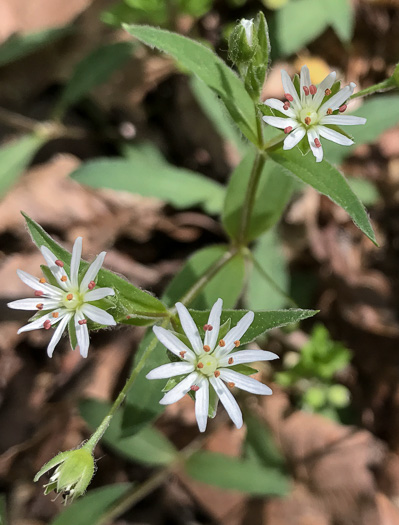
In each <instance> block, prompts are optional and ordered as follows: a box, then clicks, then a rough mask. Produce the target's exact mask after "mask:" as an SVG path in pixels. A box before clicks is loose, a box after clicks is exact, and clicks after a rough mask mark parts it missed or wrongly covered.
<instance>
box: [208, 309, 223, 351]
mask: <svg viewBox="0 0 399 525" xmlns="http://www.w3.org/2000/svg"><path fill="white" fill-rule="evenodd" d="M222 308H223V301H222V299H218V300H217V301H216V303H215V304H214V305H213V306H212V310H211V311H210V313H209V319H208V323H207V324H209V325H211V326H212V330H207V331H206V332H205V339H204V344H206V345H208V346H209V347H210V349H211V350H213V349H214V348H215V346H216V343H217V340H218V335H219V329H220V316H221V315H222Z"/></svg>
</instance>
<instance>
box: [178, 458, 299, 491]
mask: <svg viewBox="0 0 399 525" xmlns="http://www.w3.org/2000/svg"><path fill="white" fill-rule="evenodd" d="M185 470H186V472H187V474H188V475H189V476H191V477H193V478H194V479H196V480H198V481H201V482H203V483H207V484H209V485H215V486H217V487H221V488H223V489H231V490H238V491H240V492H244V493H246V494H251V495H254V496H264V495H275V496H283V495H285V494H287V493H288V492H289V490H290V484H289V479H288V478H287V476H286V475H285V474H283V473H282V472H281V471H280V470H279V469H276V468H267V467H264V466H261V465H259V464H258V463H255V462H253V461H251V460H245V459H239V458H235V457H231V456H225V455H223V454H216V453H213V452H204V451H199V452H196V453H195V454H193V455H192V456H191V457H190V458H189V459H188V460H187V461H186V464H185Z"/></svg>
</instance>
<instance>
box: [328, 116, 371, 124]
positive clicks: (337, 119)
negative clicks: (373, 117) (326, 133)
mask: <svg viewBox="0 0 399 525" xmlns="http://www.w3.org/2000/svg"><path fill="white" fill-rule="evenodd" d="M366 122H367V119H365V118H363V117H354V116H352V115H326V116H325V117H323V118H322V119H321V120H320V124H336V125H337V126H358V125H360V124H366Z"/></svg>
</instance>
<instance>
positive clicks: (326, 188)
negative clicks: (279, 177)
mask: <svg viewBox="0 0 399 525" xmlns="http://www.w3.org/2000/svg"><path fill="white" fill-rule="evenodd" d="M269 155H270V156H271V158H272V159H273V160H274V161H275V162H276V163H277V164H279V165H280V166H281V167H282V168H284V170H285V171H286V173H287V174H289V175H293V176H295V177H298V178H299V179H300V180H302V181H303V182H306V183H307V184H309V185H310V186H313V188H314V189H315V190H317V191H319V192H320V193H322V194H323V195H327V197H329V198H330V199H331V200H332V201H333V202H335V203H336V204H338V205H339V206H341V208H343V209H344V210H345V211H346V212H347V213H348V214H349V215H350V217H351V218H352V220H353V222H354V223H355V224H356V226H357V227H358V228H359V229H360V230H362V232H363V233H364V234H365V235H367V237H368V238H369V239H370V240H371V241H372V242H373V243H374V244H377V241H376V238H375V234H374V231H373V227H372V226H371V223H370V220H369V217H368V215H367V212H366V210H365V208H364V206H363V204H362V203H361V202H360V200H359V199H358V197H357V196H356V195H355V194H354V193H353V191H352V189H351V187H350V186H349V184H348V182H347V180H346V179H345V177H344V176H343V175H342V174H341V173H340V172H339V171H338V170H337V169H336V168H334V167H333V166H332V165H331V164H330V163H329V162H327V161H326V160H323V161H322V162H316V160H315V158H314V157H313V155H311V154H309V155H306V156H305V157H304V156H302V155H301V152H300V151H299V150H298V149H297V148H294V149H292V150H289V151H284V150H283V149H281V147H280V148H276V149H275V150H270V151H269Z"/></svg>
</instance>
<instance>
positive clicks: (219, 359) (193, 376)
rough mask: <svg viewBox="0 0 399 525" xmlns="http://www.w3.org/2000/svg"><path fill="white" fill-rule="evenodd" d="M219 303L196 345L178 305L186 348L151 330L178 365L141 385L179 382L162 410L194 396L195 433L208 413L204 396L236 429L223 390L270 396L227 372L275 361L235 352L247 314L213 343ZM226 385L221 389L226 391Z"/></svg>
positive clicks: (236, 415)
mask: <svg viewBox="0 0 399 525" xmlns="http://www.w3.org/2000/svg"><path fill="white" fill-rule="evenodd" d="M222 306H223V301H222V299H218V300H217V301H216V303H215V304H214V305H213V307H212V310H211V312H210V314H209V319H208V323H207V324H206V325H205V326H204V330H205V339H204V342H202V340H201V337H200V334H199V332H198V328H197V325H196V324H195V322H194V320H193V318H192V317H191V315H190V313H189V312H188V310H187V308H186V307H185V306H184V305H183V304H182V303H177V304H176V309H177V312H178V314H179V317H180V322H181V325H182V327H183V330H184V332H185V334H186V336H187V338H188V340H189V341H190V345H191V348H189V347H188V346H186V345H185V344H184V343H183V342H182V341H181V340H180V339H179V338H178V337H176V336H175V335H174V334H173V333H171V332H170V331H169V330H166V329H165V328H162V327H160V326H154V327H153V330H154V333H155V335H156V336H157V338H158V339H159V341H160V342H161V343H162V344H163V345H164V346H166V348H167V349H168V350H170V351H171V352H172V353H173V354H175V355H176V356H177V357H179V358H180V359H181V361H178V362H174V363H169V364H166V365H162V366H159V367H158V368H155V369H154V370H151V372H149V373H148V374H147V379H167V378H171V377H176V376H184V377H182V379H181V380H180V382H179V383H178V384H177V385H176V386H175V387H174V388H172V389H171V390H169V392H167V393H166V394H165V395H164V397H163V398H162V399H161V401H160V403H161V404H162V405H170V404H172V403H175V402H176V401H179V400H180V399H181V398H182V397H183V396H184V395H185V394H187V392H189V391H190V390H192V391H193V392H195V415H196V418H197V423H198V427H199V429H200V431H201V432H204V431H205V429H206V424H207V418H208V411H209V393H210V392H209V391H210V389H211V388H213V389H214V390H215V392H216V394H217V396H218V398H219V399H220V401H221V402H222V404H223V405H224V407H225V409H226V411H227V413H228V414H229V416H230V418H231V419H232V421H233V423H234V424H235V425H236V427H237V428H241V426H242V423H243V421H242V414H241V410H240V407H239V406H238V403H237V401H236V400H235V399H234V396H233V394H232V393H231V392H230V390H229V388H233V387H235V386H236V387H238V388H241V389H242V390H246V391H247V392H251V393H253V394H261V395H270V394H271V393H272V391H271V389H270V388H269V387H268V386H266V385H264V384H262V383H259V381H256V380H255V379H253V378H252V377H248V376H246V375H244V374H241V373H239V372H236V371H235V370H234V369H232V367H234V365H240V364H244V363H253V362H254V361H269V360H271V359H278V355H276V354H273V353H272V352H266V351H264V350H239V351H236V349H237V347H238V346H240V338H241V337H242V336H243V335H244V334H245V332H246V331H247V330H248V328H249V326H250V325H251V323H252V321H253V319H254V313H253V312H247V313H246V314H245V315H244V316H243V317H242V319H240V321H239V322H238V323H237V325H236V326H235V327H234V328H232V329H231V330H230V331H229V332H228V333H227V334H226V336H225V337H224V339H222V340H220V341H219V340H218V336H219V329H220V316H221V313H222ZM226 384H227V385H226Z"/></svg>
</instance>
